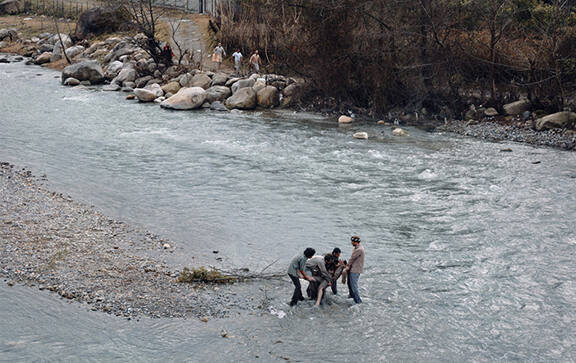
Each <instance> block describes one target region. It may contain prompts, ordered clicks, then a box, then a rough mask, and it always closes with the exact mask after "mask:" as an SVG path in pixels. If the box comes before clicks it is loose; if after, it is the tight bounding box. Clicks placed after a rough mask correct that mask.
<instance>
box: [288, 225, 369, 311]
mask: <svg viewBox="0 0 576 363" xmlns="http://www.w3.org/2000/svg"><path fill="white" fill-rule="evenodd" d="M350 242H351V243H352V246H353V250H352V255H351V256H350V258H349V259H348V261H346V260H341V259H340V255H341V253H342V251H341V250H340V248H338V247H336V248H334V249H333V250H332V252H331V253H326V254H324V255H316V250H315V249H314V248H311V247H308V248H306V249H305V250H304V252H303V254H302V255H298V256H296V257H294V258H293V259H292V261H291V262H290V265H289V266H288V276H289V277H290V279H291V280H292V283H293V284H294V293H293V294H292V299H291V300H290V303H289V305H290V306H295V305H296V304H298V302H299V301H303V300H304V295H303V294H302V286H301V284H300V279H304V280H307V281H309V284H308V288H307V289H306V294H307V295H308V298H309V299H311V300H315V301H316V303H315V306H319V305H320V304H321V303H322V300H323V299H324V297H325V296H326V289H327V288H328V287H330V288H331V290H332V293H333V294H334V295H336V294H338V279H339V278H342V283H343V284H346V285H347V286H348V297H349V298H351V299H354V303H356V304H359V303H361V302H362V299H361V298H360V294H359V292H358V280H359V279H360V274H361V273H363V272H364V247H363V246H362V244H361V241H360V237H358V236H356V235H354V236H352V237H351V238H350Z"/></svg>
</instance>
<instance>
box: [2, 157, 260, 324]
mask: <svg viewBox="0 0 576 363" xmlns="http://www.w3.org/2000/svg"><path fill="white" fill-rule="evenodd" d="M44 181H45V178H37V177H35V176H34V175H33V174H32V172H31V171H29V170H26V169H20V168H17V167H15V166H14V165H11V164H9V163H6V162H2V163H0V200H1V205H2V208H1V209H0V240H1V241H2V244H1V245H0V277H1V278H2V280H3V281H4V282H5V283H8V284H9V285H13V284H14V283H21V284H26V285H29V286H34V287H37V288H38V289H40V290H50V291H53V292H54V293H56V294H58V295H60V296H61V297H62V298H65V299H69V300H73V301H77V302H80V303H84V304H87V305H88V306H89V307H90V308H91V309H92V310H95V311H103V312H107V313H109V314H114V315H117V316H122V317H127V318H135V317H140V316H148V317H198V318H201V319H203V320H205V319H208V318H212V317H225V316H230V315H231V314H232V313H233V312H238V311H241V310H249V311H254V310H256V309H258V304H259V302H258V301H257V297H256V296H254V295H252V296H251V297H250V298H246V297H242V296H241V294H235V293H234V291H233V289H234V288H235V286H237V285H225V286H222V285H220V286H219V287H218V286H216V285H210V284H201V283H196V284H190V283H180V282H177V278H178V275H179V273H180V272H179V271H176V270H175V269H174V268H173V267H171V266H169V265H168V264H167V263H166V262H165V261H164V258H165V257H166V256H167V254H169V253H171V252H173V250H174V245H173V243H172V242H169V241H165V240H163V239H161V238H160V237H158V236H156V235H154V234H151V233H149V232H147V231H144V230H141V229H138V228H134V227H131V226H129V225H127V224H125V223H123V222H121V221H117V220H114V219H111V218H109V217H107V216H105V215H102V213H100V212H99V211H97V210H96V209H94V208H92V207H88V206H86V205H83V204H81V203H78V202H76V201H74V200H72V199H71V198H70V197H68V196H65V195H62V194H58V193H54V192H51V191H49V190H47V189H46V187H45V186H44V185H43V184H44ZM191 260H192V261H193V257H191Z"/></svg>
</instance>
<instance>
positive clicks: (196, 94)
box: [160, 87, 206, 110]
mask: <svg viewBox="0 0 576 363" xmlns="http://www.w3.org/2000/svg"><path fill="white" fill-rule="evenodd" d="M204 100H206V90H204V89H203V88H201V87H183V88H180V90H179V91H178V92H177V93H176V94H175V95H174V96H172V97H170V98H168V99H167V100H165V101H163V102H162V103H161V104H160V106H161V107H163V108H168V109H172V110H192V109H195V108H200V107H202V104H204Z"/></svg>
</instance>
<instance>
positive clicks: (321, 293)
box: [314, 279, 328, 306]
mask: <svg viewBox="0 0 576 363" xmlns="http://www.w3.org/2000/svg"><path fill="white" fill-rule="evenodd" d="M327 287H328V281H327V280H324V279H323V280H322V282H320V286H318V297H317V298H316V304H314V305H315V306H320V303H321V302H322V298H323V297H324V293H325V292H326V288H327Z"/></svg>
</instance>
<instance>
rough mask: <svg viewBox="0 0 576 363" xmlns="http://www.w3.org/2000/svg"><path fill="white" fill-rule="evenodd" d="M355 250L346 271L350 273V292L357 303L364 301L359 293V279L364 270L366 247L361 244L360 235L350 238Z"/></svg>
mask: <svg viewBox="0 0 576 363" xmlns="http://www.w3.org/2000/svg"><path fill="white" fill-rule="evenodd" d="M350 241H351V243H352V246H354V250H352V256H350V259H349V260H348V264H347V265H346V272H347V274H348V292H349V293H350V295H349V296H348V297H351V298H353V299H354V302H355V303H356V304H359V303H361V302H362V299H360V294H359V293H358V280H359V279H360V274H361V273H363V272H364V247H363V246H361V245H360V237H358V236H356V235H355V236H352V237H351V238H350Z"/></svg>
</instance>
